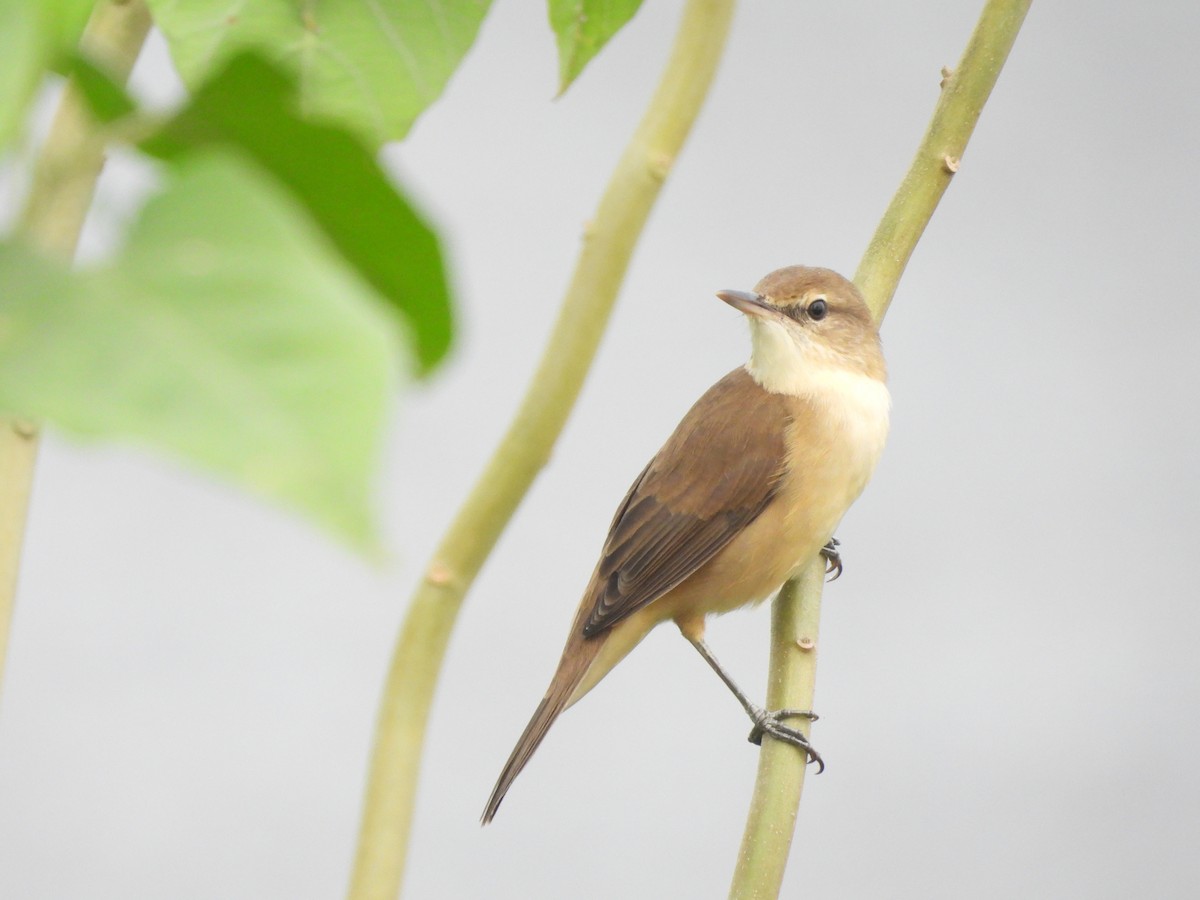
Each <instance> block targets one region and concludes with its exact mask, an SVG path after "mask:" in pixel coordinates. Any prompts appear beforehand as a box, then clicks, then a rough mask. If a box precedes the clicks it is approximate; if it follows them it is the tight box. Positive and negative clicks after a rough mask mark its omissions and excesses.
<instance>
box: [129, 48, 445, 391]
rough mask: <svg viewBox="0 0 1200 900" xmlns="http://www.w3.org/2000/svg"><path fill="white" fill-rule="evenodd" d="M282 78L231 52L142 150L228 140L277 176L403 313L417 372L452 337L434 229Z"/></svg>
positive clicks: (167, 152) (183, 152)
mask: <svg viewBox="0 0 1200 900" xmlns="http://www.w3.org/2000/svg"><path fill="white" fill-rule="evenodd" d="M292 102H293V101H292V85H291V81H290V78H289V77H287V76H285V75H284V74H283V73H282V72H280V71H278V70H276V69H274V68H273V67H272V66H271V65H270V64H268V63H267V62H265V61H264V60H263V59H261V58H260V57H259V56H258V55H257V54H254V53H244V54H240V55H238V56H235V57H233V58H232V59H230V60H229V62H228V65H227V66H226V67H225V68H224V69H223V70H222V71H220V72H218V73H217V74H216V75H215V76H214V77H213V78H212V80H210V81H209V82H207V83H206V84H204V85H202V86H201V87H200V88H199V89H198V90H197V91H196V93H195V95H194V96H193V97H192V100H191V102H190V103H189V104H188V106H187V107H186V108H185V109H184V110H183V111H181V112H180V113H179V114H178V115H177V116H176V117H175V118H174V119H172V120H171V121H170V122H169V123H167V124H166V125H165V126H164V128H163V129H162V130H161V131H160V132H159V133H158V134H157V135H155V136H154V137H152V138H151V139H149V140H147V141H146V142H145V143H144V144H143V149H145V150H146V151H147V152H149V153H152V154H154V155H156V156H159V157H161V158H163V159H167V160H172V161H174V160H179V159H183V158H186V157H187V156H188V155H189V154H190V153H192V152H194V151H195V150H196V149H197V148H203V147H210V146H213V145H221V144H224V145H230V146H235V147H237V148H239V149H240V150H242V151H244V152H245V153H246V155H248V156H249V157H250V158H252V159H253V160H254V161H255V162H257V163H258V164H259V165H261V166H262V167H263V168H264V169H266V170H267V171H269V172H270V173H271V174H272V175H274V176H275V177H276V178H278V179H279V180H280V181H281V182H282V183H283V184H284V185H286V186H287V188H288V189H289V190H290V191H292V192H293V194H294V195H295V196H296V198H297V199H298V200H299V201H300V202H301V203H303V204H304V206H305V208H306V209H307V210H308V211H309V213H310V214H311V215H312V217H313V219H314V221H315V222H316V223H317V225H318V226H319V227H320V228H321V229H322V230H323V231H324V232H325V234H326V235H327V236H328V238H329V239H330V241H332V242H333V244H334V245H335V246H336V247H337V248H338V250H340V251H341V253H342V254H343V255H344V256H345V257H346V259H347V260H348V261H349V262H350V263H352V264H353V265H354V266H355V267H357V268H358V270H359V272H360V273H361V274H362V276H363V277H364V278H365V279H366V280H367V281H369V282H370V283H371V284H372V285H373V286H374V287H375V288H376V290H378V291H379V292H380V294H382V295H383V297H384V298H386V299H387V300H388V301H389V302H390V303H391V304H392V306H393V307H394V308H395V309H396V310H397V311H398V312H399V313H400V314H401V316H402V317H403V320H404V322H405V324H406V325H407V326H408V327H409V331H410V333H411V334H412V336H413V340H414V344H415V349H416V356H417V361H418V363H419V365H420V369H421V371H422V372H427V371H429V370H430V369H431V368H432V367H433V366H434V365H435V364H436V363H437V362H438V361H439V360H441V359H442V357H443V356H445V354H446V351H447V349H448V348H449V346H450V338H451V334H452V330H453V322H452V317H451V309H450V291H449V287H448V286H447V283H446V273H445V267H444V265H443V262H442V255H441V250H440V248H439V246H438V241H437V237H436V235H435V234H434V233H433V231H432V230H431V229H430V228H429V227H428V226H427V225H426V224H425V223H424V221H423V220H422V219H421V218H420V216H418V215H417V213H416V212H415V211H414V210H413V208H412V207H411V206H410V205H409V203H408V201H407V200H405V198H404V197H403V196H402V195H401V194H400V193H398V192H397V190H396V189H395V188H394V187H393V185H392V183H391V182H390V181H389V180H388V177H387V175H386V174H385V173H384V172H383V170H382V169H381V168H380V167H379V165H378V163H376V162H375V158H374V155H373V154H372V153H371V152H370V151H368V150H367V148H366V147H364V146H363V145H362V144H361V143H360V142H359V141H358V139H357V138H355V137H354V136H353V135H352V134H351V133H350V132H347V131H345V130H343V129H341V128H338V127H335V126H331V125H319V124H315V123H312V122H307V121H305V120H303V119H302V118H300V117H299V116H298V115H297V114H296V113H295V112H293V111H292Z"/></svg>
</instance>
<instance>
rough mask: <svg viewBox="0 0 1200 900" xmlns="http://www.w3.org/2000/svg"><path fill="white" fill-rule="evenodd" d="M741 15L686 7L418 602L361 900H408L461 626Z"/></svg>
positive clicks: (393, 705)
mask: <svg viewBox="0 0 1200 900" xmlns="http://www.w3.org/2000/svg"><path fill="white" fill-rule="evenodd" d="M732 13H733V0H688V3H687V5H686V7H685V9H684V12H683V17H682V21H681V23H680V26H679V32H678V34H677V36H676V39H675V45H674V48H673V49H672V51H671V57H670V59H669V61H668V63H667V68H666V71H665V72H664V74H663V77H662V80H661V81H660V83H659V86H658V90H657V91H656V92H655V94H654V97H653V99H652V100H651V101H650V105H649V107H648V108H647V110H646V113H645V116H644V117H643V119H642V122H641V124H640V125H639V126H638V129H637V131H636V132H635V133H634V135H633V138H632V140H631V141H630V143H629V145H628V146H627V147H626V149H625V152H624V154H623V155H622V156H621V159H620V161H619V162H618V163H617V168H616V170H615V171H614V172H613V176H612V179H611V180H610V182H609V185H608V188H607V190H606V191H605V193H604V196H603V198H602V199H601V201H600V206H599V209H598V210H597V211H596V215H595V217H594V218H593V220H592V222H591V224H590V226H589V227H588V229H587V232H586V234H585V235H584V243H583V248H582V250H581V252H580V256H579V260H578V262H577V264H576V267H575V272H574V275H573V276H572V279H571V283H570V285H569V287H568V288H567V293H566V296H565V297H564V298H563V303H562V307H561V309H560V312H559V316H558V321H557V322H556V323H555V326H554V331H553V333H552V334H551V336H550V340H549V343H548V345H547V347H546V350H545V352H544V354H543V356H542V360H541V363H540V364H539V366H538V369H537V372H536V373H535V374H534V376H533V380H532V382H531V383H530V385H529V388H528V390H527V392H526V394H525V399H524V400H523V402H522V404H521V408H520V409H519V410H518V412H517V414H516V417H515V418H514V420H513V422H512V424H511V425H510V426H509V430H508V433H507V434H506V435H505V436H504V438H503V440H502V441H501V442H500V445H499V447H497V449H496V452H495V454H494V455H493V456H492V459H491V461H490V462H489V463H488V465H487V468H486V469H485V470H484V472H483V474H482V475H481V476H480V479H479V481H478V482H477V483H476V485H475V488H474V490H473V491H472V493H471V495H470V496H469V497H468V498H467V501H466V503H465V504H464V505H463V507H462V509H460V510H459V513H458V516H457V518H456V519H455V520H454V522H453V524H452V525H451V526H450V529H449V531H447V533H446V535H445V536H444V537H443V539H442V543H441V545H440V546H439V547H438V549H437V550H436V551H435V553H434V555H433V559H432V560H431V561H430V563H429V566H428V568H427V569H426V572H425V578H424V580H423V581H422V583H421V584H420V585H419V586H418V587H417V589H416V592H415V594H414V595H413V598H412V601H411V605H410V607H409V611H408V616H407V619H406V620H405V623H404V625H403V627H402V629H401V632H400V636H399V640H398V642H397V644H396V648H395V651H394V654H393V657H392V665H391V669H390V671H389V673H388V676H387V682H386V685H385V687H384V696H383V699H382V702H381V708H380V712H379V720H378V723H377V726H376V733H375V745H374V749H373V753H372V759H371V769H370V774H369V776H368V778H369V780H368V784H367V789H366V798H365V808H364V811H363V820H362V826H361V831H360V834H359V847H358V854H357V858H356V860H355V868H354V873H353V878H352V882H351V886H350V897H351V898H353V900H392V898H394V897H395V896H396V895H397V893H398V892H399V889H400V883H401V880H402V878H403V874H404V863H405V857H406V853H407V848H408V839H409V833H410V829H411V825H412V816H413V805H414V801H415V797H416V788H417V778H418V774H419V771H420V763H421V750H422V744H423V742H424V736H425V726H426V722H427V720H428V717H429V708H430V703H431V700H432V696H433V691H434V686H435V684H436V682H437V678H438V673H439V671H440V669H441V664H442V659H443V657H444V655H445V652H446V646H447V644H448V642H449V639H450V633H451V630H452V628H453V626H454V621H455V618H456V616H457V614H458V611H459V608H460V607H461V605H462V601H463V598H464V596H465V595H466V592H467V589H468V588H469V587H470V585H471V582H472V581H473V580H474V578H475V576H476V574H477V573H478V572H479V569H480V567H481V566H482V565H483V562H484V560H485V559H486V558H487V556H488V554H489V553H490V552H491V550H492V548H493V546H494V545H495V543H496V541H497V539H498V538H499V536H500V534H501V532H502V531H503V529H504V527H505V526H506V525H507V524H508V521H509V519H510V518H511V517H512V515H513V513H514V512H515V511H516V508H517V506H518V504H519V503H520V502H521V499H522V498H523V497H524V496H525V493H526V491H527V490H528V489H529V486H530V485H531V484H532V483H533V479H534V477H535V476H536V475H537V473H538V472H539V471H540V470H541V468H542V466H543V465H545V463H546V460H547V459H548V458H549V456H550V451H551V449H552V448H553V446H554V443H555V441H556V440H557V438H558V436H559V433H560V432H561V431H562V428H563V426H564V424H565V423H566V420H567V416H568V414H569V413H570V411H571V408H572V406H573V405H574V403H575V400H576V398H577V397H578V395H579V391H580V389H581V387H582V386H583V382H584V378H585V376H586V375H587V372H588V369H589V368H590V366H591V362H592V358H593V357H594V356H595V353H596V348H597V347H598V345H599V343H600V338H601V336H602V334H603V332H604V328H605V325H606V324H607V322H608V318H609V313H610V312H611V310H612V306H613V303H614V301H615V299H616V295H617V291H618V289H619V288H620V285H621V282H622V280H623V278H624V276H625V271H626V268H627V267H628V264H629V259H630V257H631V256H632V254H633V250H634V246H635V245H636V242H637V238H638V236H639V235H640V233H641V230H642V226H643V225H644V223H645V221H646V217H647V216H648V215H649V213H650V209H651V207H652V205H653V203H654V200H655V199H656V198H657V196H658V192H659V189H660V188H661V187H662V184H663V181H664V180H665V179H666V176H667V174H668V173H669V171H670V169H671V165H672V164H673V162H674V160H675V157H676V155H677V154H678V153H679V151H680V149H681V148H682V146H683V142H684V139H685V138H686V137H687V135H688V132H689V131H690V129H691V127H692V123H693V122H694V121H695V119H696V116H697V114H698V113H699V111H700V107H701V105H702V104H703V101H704V98H705V96H706V94H707V92H708V87H709V84H710V83H711V81H712V78H713V75H714V73H715V71H716V66H717V63H718V61H719V60H720V58H721V51H722V48H723V47H724V44H725V37H726V35H727V33H728V30H729V22H730V19H731V17H732Z"/></svg>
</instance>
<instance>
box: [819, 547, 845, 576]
mask: <svg viewBox="0 0 1200 900" xmlns="http://www.w3.org/2000/svg"><path fill="white" fill-rule="evenodd" d="M841 544H842V542H841V541H839V540H838V539H837V538H830V539H829V543H828V544H826V545H825V546H824V547H822V548H821V555H822V556H823V557H825V574H826V575H828V574H829V573H830V572H832V573H833V577H832V578H830V579H829V580H830V581H837V580H838V579H839V578H841V577H842V554H841V553H839V552H838V547H840V546H841Z"/></svg>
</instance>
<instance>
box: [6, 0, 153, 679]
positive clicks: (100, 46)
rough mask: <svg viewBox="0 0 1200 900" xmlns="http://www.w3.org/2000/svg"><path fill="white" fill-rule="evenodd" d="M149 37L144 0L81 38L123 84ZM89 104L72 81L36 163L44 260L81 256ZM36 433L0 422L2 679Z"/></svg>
mask: <svg viewBox="0 0 1200 900" xmlns="http://www.w3.org/2000/svg"><path fill="white" fill-rule="evenodd" d="M149 30H150V13H149V12H148V11H147V9H146V6H145V4H144V3H142V2H141V0H127V2H107V0H105V2H102V3H100V4H99V5H98V6H97V7H96V9H95V11H94V12H93V13H92V17H91V19H90V20H89V22H88V24H87V28H85V29H84V32H83V35H82V37H81V38H80V46H81V47H82V48H83V50H84V51H85V52H86V53H87V54H88V55H89V56H91V57H92V58H93V59H95V60H96V61H97V62H99V63H100V64H101V65H103V66H105V67H106V68H107V69H108V71H109V73H110V74H111V75H112V77H113V78H114V79H117V80H119V81H122V82H124V81H125V79H127V78H128V77H129V72H130V70H132V69H133V63H134V61H135V60H136V59H137V56H138V53H139V52H140V51H141V49H142V44H143V43H144V42H145V40H146V33H147V32H148V31H149ZM98 135H99V132H98V130H97V126H96V123H95V121H94V120H93V119H92V117H91V116H90V115H89V113H88V111H87V108H86V106H85V104H84V101H83V98H82V96H81V95H80V93H79V91H78V90H77V89H76V88H75V85H74V83H72V82H68V84H67V86H66V88H65V89H64V90H63V94H62V98H61V99H60V100H59V104H58V110H57V111H56V112H55V115H54V121H53V122H52V123H51V125H50V131H49V132H48V133H47V135H46V140H45V141H44V142H43V143H42V146H41V149H40V150H39V152H38V156H37V160H36V161H35V163H34V170H33V185H32V187H31V188H30V191H29V199H28V200H27V202H26V207H25V211H24V213H23V215H22V217H21V222H20V224H19V226H18V230H19V232H20V234H21V236H22V237H24V238H25V239H26V240H27V241H28V242H29V243H31V244H32V245H33V246H35V247H37V248H39V249H40V250H42V251H44V252H45V253H47V254H49V255H52V256H58V257H61V258H62V259H70V258H71V257H72V256H73V255H74V254H75V245H76V244H77V243H78V241H79V232H80V231H81V230H82V229H83V222H84V219H85V218H87V211H88V208H89V207H90V206H91V205H92V193H93V192H94V191H95V188H96V179H97V178H99V177H100V170H101V169H102V168H103V167H104V143H103V141H102V140H100V138H99V136H98ZM37 445H38V428H37V425H36V424H34V423H33V422H29V421H24V420H14V419H0V677H2V676H3V674H4V658H5V655H6V651H7V648H8V636H9V630H10V627H11V623H12V614H13V607H14V604H15V602H16V592H17V573H18V570H19V567H20V561H21V546H22V544H23V539H24V536H25V518H26V513H27V510H28V507H29V493H30V489H31V487H32V485H33V471H34V462H35V460H36V457H37Z"/></svg>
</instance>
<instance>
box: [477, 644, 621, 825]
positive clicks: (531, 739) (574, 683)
mask: <svg viewBox="0 0 1200 900" xmlns="http://www.w3.org/2000/svg"><path fill="white" fill-rule="evenodd" d="M573 631H574V632H575V634H577V635H578V637H572V639H571V640H570V641H569V642H568V644H567V647H566V649H565V650H564V651H563V655H562V659H561V660H559V663H558V669H557V671H555V673H554V678H553V679H552V680H551V681H550V687H549V688H548V689H547V691H546V696H545V697H543V698H542V702H541V703H539V704H538V708H537V710H536V711H535V712H534V714H533V718H532V719H530V720H529V724H528V725H526V726H525V730H524V731H523V732H522V733H521V738H520V740H518V741H517V746H515V747H513V751H512V753H511V754H510V755H509V757H508V762H506V763H505V764H504V769H503V770H502V771H501V772H500V778H499V779H498V780H497V781H496V786H495V787H494V788H492V795H491V796H490V797H488V802H487V806H485V807H484V810H483V817H482V822H483V824H484V825H486V824H487V823H488V822H490V821H492V819H493V818H495V816H496V810H497V809H499V808H500V801H502V800H503V799H504V795H505V794H507V793H508V789H509V788H510V787H512V783H513V782H514V781H515V780H516V778H517V776H518V775H520V774H521V770H522V769H524V768H525V765H526V763H528V762H529V759H530V757H532V756H533V752H534V751H535V750H537V748H538V746H539V745H540V744H541V743H542V740H543V739H544V738H545V737H546V732H547V731H549V730H550V726H551V725H553V724H554V720H555V719H557V718H558V717H559V715H561V713H562V711H563V710H564V709H566V708H567V706H569V705H570V703H571V698H572V696H573V695H574V693H575V689H576V688H577V687H578V686H579V684H580V682H581V681H583V676H584V675H585V674H587V670H588V667H589V666H590V665H591V663H592V661H593V660H594V659H595V658H596V654H597V653H599V652H600V648H601V647H602V646H603V644H604V640H605V638H606V637H607V636H608V633H607V632H605V633H603V634H600V635H597V636H596V637H592V638H585V637H583V635H582V634H581V633H580V632H579V630H578V629H573Z"/></svg>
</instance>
